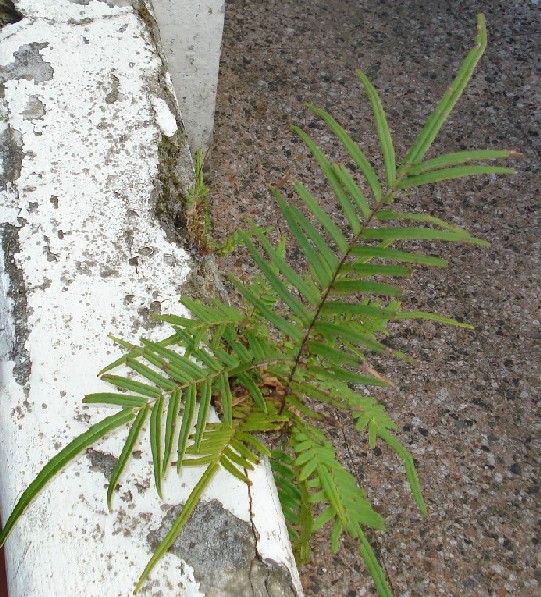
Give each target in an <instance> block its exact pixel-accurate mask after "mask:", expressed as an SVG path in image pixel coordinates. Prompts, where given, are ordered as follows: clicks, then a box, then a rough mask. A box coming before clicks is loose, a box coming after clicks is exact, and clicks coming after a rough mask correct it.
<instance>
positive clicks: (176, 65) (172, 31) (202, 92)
mask: <svg viewBox="0 0 541 597" xmlns="http://www.w3.org/2000/svg"><path fill="white" fill-rule="evenodd" d="M152 4H153V6H154V15H155V18H156V21H157V23H158V27H159V30H160V37H161V42H162V48H163V52H164V56H165V59H166V60H167V65H168V68H169V72H170V73H171V80H172V82H173V87H174V88H175V91H176V93H177V98H178V102H179V105H180V109H181V112H182V116H183V120H184V124H185V126H186V132H187V135H188V141H189V145H190V147H191V148H192V151H193V152H195V151H196V150H197V149H198V148H200V147H201V148H203V149H207V148H208V147H209V146H210V144H211V141H212V131H213V129H214V106H215V103H216V88H217V85H218V68H219V62H220V51H221V42H222V30H223V26H224V14H225V0H152Z"/></svg>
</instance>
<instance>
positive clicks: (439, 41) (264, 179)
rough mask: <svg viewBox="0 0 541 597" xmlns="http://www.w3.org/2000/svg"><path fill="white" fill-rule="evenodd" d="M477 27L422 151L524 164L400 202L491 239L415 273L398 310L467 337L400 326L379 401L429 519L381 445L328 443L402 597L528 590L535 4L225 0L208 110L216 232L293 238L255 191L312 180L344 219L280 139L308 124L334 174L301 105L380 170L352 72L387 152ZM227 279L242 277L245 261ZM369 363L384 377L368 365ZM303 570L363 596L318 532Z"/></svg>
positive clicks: (351, 550) (355, 577) (312, 587)
mask: <svg viewBox="0 0 541 597" xmlns="http://www.w3.org/2000/svg"><path fill="white" fill-rule="evenodd" d="M477 11H483V12H485V14H486V18H487V23H488V28H489V46H488V50H487V53H486V56H485V57H484V58H483V60H482V61H481V63H480V65H479V67H478V70H477V73H476V75H475V76H474V79H473V81H472V83H471V85H470V87H469V89H468V91H467V92H466V94H465V96H464V97H463V98H462V99H461V100H460V102H459V103H458V105H457V107H456V109H455V111H454V112H453V114H452V117H451V119H450V122H449V123H448V124H447V125H446V127H445V128H444V130H443V131H442V134H441V137H440V139H439V141H438V142H437V144H436V147H435V149H434V151H433V152H432V153H431V154H430V155H431V156H435V155H436V154H437V153H444V152H446V151H456V150H459V149H466V148H479V147H489V148H506V147H508V148H514V149H517V150H519V151H522V152H523V153H524V154H525V156H524V158H523V159H522V160H521V161H520V162H518V163H515V164H514V165H516V167H517V169H518V171H519V174H518V175H517V176H514V177H509V178H496V177H489V178H472V179H469V180H467V181H465V182H464V183H462V182H460V183H459V182H449V183H448V184H445V185H441V186H439V187H438V188H437V190H435V191H434V189H430V188H424V189H420V190H419V191H418V192H412V193H408V196H407V197H405V198H404V199H403V200H402V203H401V206H404V207H409V208H411V209H415V210H417V211H424V210H426V211H431V212H433V213H435V214H436V215H440V216H441V217H444V218H450V219H451V221H454V222H456V223H457V224H458V225H462V226H465V227H466V228H468V229H470V230H472V231H473V233H475V234H477V235H479V236H481V237H482V238H485V239H487V240H489V241H490V242H491V243H492V245H491V247H490V248H489V249H479V248H472V247H462V246H454V247H450V248H449V247H448V248H447V249H446V248H437V247H436V246H434V247H429V250H430V251H431V252H434V253H436V252H438V251H439V252H440V254H441V253H443V254H444V255H446V256H447V257H448V259H449V261H450V267H449V269H448V270H444V271H434V270H433V271H425V270H419V272H418V274H417V275H416V277H415V279H414V280H413V281H412V282H411V283H410V284H409V287H408V292H407V294H406V296H405V302H406V304H407V305H409V306H411V307H412V308H415V309H417V308H418V309H427V310H437V311H439V312H442V313H445V314H448V315H451V316H458V317H463V318H464V319H465V320H467V321H470V322H471V323H472V324H473V325H474V326H475V328H476V331H475V332H464V331H461V330H452V329H446V328H442V327H440V326H438V325H434V324H432V323H429V322H425V323H415V324H412V325H411V326H408V327H406V326H397V328H396V329H395V334H394V338H393V340H392V342H393V344H394V345H395V346H396V347H397V348H399V349H402V350H405V349H407V350H408V351H409V352H410V353H412V354H413V356H415V357H417V358H418V359H419V360H420V365H419V366H418V367H417V368H409V367H407V366H405V365H403V366H396V365H387V367H386V368H385V369H382V370H383V371H384V372H386V373H387V374H388V375H389V376H390V377H391V379H393V380H394V382H395V383H396V384H397V386H398V388H397V390H389V391H387V392H386V393H381V394H380V397H381V398H382V399H383V400H384V401H385V403H386V404H387V406H388V409H389V411H390V413H391V414H392V416H393V417H394V419H395V420H396V421H397V423H398V425H399V431H398V436H399V438H400V439H401V441H403V442H404V443H405V444H406V445H407V446H408V447H409V448H410V450H411V451H412V452H413V455H414V457H415V458H416V460H417V463H418V471H419V475H420V479H421V485H422V487H423V490H424V495H425V498H426V500H427V502H428V507H429V511H430V515H429V517H428V518H427V519H422V518H421V517H420V515H419V513H418V512H417V510H416V508H415V505H414V503H413V501H412V500H411V499H410V496H409V495H408V488H407V486H406V485H405V479H404V474H403V470H402V469H401V467H400V466H399V465H398V463H397V461H396V459H395V458H394V456H393V455H392V454H390V453H389V452H388V451H387V450H385V449H384V448H383V447H381V448H378V449H377V450H374V451H372V450H370V449H369V448H368V445H367V443H366V441H365V437H360V436H359V435H358V433H356V432H355V429H354V428H353V426H352V425H350V424H348V423H347V422H346V421H344V420H343V419H337V420H336V425H335V426H334V427H332V428H330V429H329V430H328V432H329V435H330V436H331V437H332V439H333V440H334V441H335V443H336V445H337V447H338V450H339V453H340V455H341V457H342V458H343V461H344V462H346V464H347V465H348V467H349V469H350V470H351V472H353V473H355V474H356V475H357V477H358V480H359V482H360V483H361V485H362V486H363V487H365V488H366V489H367V491H368V492H369V496H370V498H371V499H372V500H373V502H374V504H375V505H376V508H377V509H378V510H379V511H380V512H381V513H382V514H383V516H384V518H385V521H386V524H387V527H388V532H387V533H385V534H379V535H377V536H374V535H372V537H371V539H372V541H373V542H374V545H375V546H376V549H377V551H378V554H379V556H380V559H381V561H382V564H383V566H384V569H385V570H386V572H387V574H388V576H389V579H390V582H391V585H392V587H393V589H394V593H395V594H396V595H404V596H406V595H412V596H413V595H419V596H421V595H423V596H425V595H426V596H433V595H468V596H469V595H471V596H473V595H494V596H498V597H500V596H504V595H521V596H522V595H524V596H530V595H531V596H533V595H538V594H539V591H540V589H539V583H540V582H541V569H540V567H539V562H538V555H539V544H538V542H539V531H540V528H539V520H540V516H539V514H540V512H539V504H540V501H539V491H540V489H539V487H540V485H539V474H538V470H539V439H540V434H539V429H540V428H539V406H538V399H539V387H540V384H539V362H540V356H541V355H540V346H539V343H540V334H539V321H540V319H541V318H540V314H539V296H540V288H539V286H540V285H539V272H540V269H539V254H540V250H539V249H540V247H539V238H540V235H539V171H540V169H541V164H540V156H539V153H540V149H541V148H540V142H539V130H540V129H541V126H540V125H541V123H540V116H541V113H540V111H539V106H540V105H541V96H540V89H541V86H540V81H541V71H540V67H539V56H540V55H539V51H538V48H539V42H540V31H541V24H540V16H541V13H540V10H539V5H538V2H536V1H535V2H531V1H526V0H524V1H523V0H510V1H506V2H493V1H476V2H470V1H467V0H453V1H451V2H439V1H435V0H414V1H411V2H396V1H394V0H382V1H379V2H371V1H368V0H314V1H312V2H298V1H296V0H285V1H282V0H281V1H279V2H278V1H267V2H259V1H257V0H234V1H232V2H228V3H227V11H226V21H225V30H224V45H223V52H222V59H221V66H220V69H221V75H220V81H219V89H218V99H217V115H216V130H215V143H214V148H213V155H214V170H213V172H212V179H211V197H212V198H213V216H214V222H215V227H216V233H217V235H218V236H219V237H222V238H223V236H225V235H226V234H227V233H230V232H231V231H232V230H233V228H234V227H235V226H236V225H238V224H239V223H241V222H242V221H243V220H244V218H245V217H246V216H250V217H252V218H253V219H255V220H256V222H257V223H258V224H260V225H275V226H276V227H277V228H278V230H279V231H280V232H285V226H282V225H281V224H280V221H281V217H280V214H279V212H278V210H277V208H276V206H275V204H274V201H273V199H272V197H271V196H270V195H269V194H268V192H267V188H268V186H269V185H271V184H274V185H276V184H281V185H283V188H282V190H283V192H285V193H290V192H291V188H290V186H289V185H288V184H286V183H287V181H288V179H289V180H290V181H291V180H294V179H300V180H302V181H304V182H307V183H309V186H310V188H312V189H313V190H314V191H315V192H316V193H317V194H318V196H319V197H323V199H324V201H325V206H326V208H327V210H328V211H329V212H330V213H334V212H336V207H335V206H334V204H333V202H332V200H331V197H330V191H329V190H328V189H326V188H325V187H323V185H321V183H320V181H319V179H318V178H317V177H318V175H317V167H316V166H315V164H314V163H313V161H312V160H311V159H310V158H309V155H308V152H307V150H306V149H305V148H304V147H303V146H302V144H301V143H300V142H299V140H298V139H296V138H295V137H294V135H293V134H292V133H291V132H290V130H289V125H290V124H291V123H292V122H294V123H296V124H298V125H300V126H303V127H306V128H307V130H308V131H309V132H310V134H313V135H314V136H315V138H316V140H317V141H319V142H321V143H322V144H323V145H324V146H325V147H326V149H328V150H329V155H331V156H332V158H333V159H344V157H343V156H342V155H341V154H340V153H339V152H338V149H337V147H336V146H335V145H334V144H333V142H332V139H331V135H330V133H329V132H328V131H327V130H326V128H325V126H323V125H322V124H321V123H320V122H319V121H318V119H317V118H316V117H315V116H314V115H312V114H310V113H309V112H308V111H307V110H306V108H305V107H304V105H303V102H306V101H309V102H313V103H315V104H318V105H320V106H322V107H324V108H326V109H328V110H330V111H332V112H333V113H334V114H335V115H336V117H337V118H338V119H339V120H340V121H341V122H342V123H343V124H344V126H345V127H346V128H347V129H348V130H349V131H351V133H352V134H353V137H354V138H355V139H356V140H358V141H359V142H360V143H361V145H362V147H363V149H365V150H366V152H367V154H368V155H369V156H370V157H372V156H374V164H375V167H376V168H377V169H378V171H379V172H381V165H382V164H381V160H380V158H379V157H378V156H379V147H378V142H377V137H376V135H375V133H374V126H373V121H372V116H371V111H370V107H369V103H368V100H367V98H366V95H365V94H364V93H363V92H362V91H361V88H360V85H359V82H358V81H357V80H356V77H355V69H356V68H362V69H363V70H364V71H365V72H366V73H367V74H368V76H369V77H370V79H371V80H372V82H373V83H374V85H375V86H376V88H377V89H378V91H379V92H380V94H381V97H382V102H383V105H384V107H385V109H386V111H387V114H388V117H389V120H390V126H391V130H392V133H393V135H394V137H395V141H396V150H397V155H398V157H399V159H400V158H402V157H403V156H404V154H405V151H406V149H407V146H408V144H409V143H411V142H412V140H413V138H414V137H415V135H416V134H417V132H418V130H419V127H420V126H421V125H422V123H423V122H424V119H425V118H426V117H427V115H428V114H429V112H430V110H431V109H432V107H433V106H434V105H435V103H436V101H437V100H438V99H439V98H440V96H441V94H442V93H443V92H444V90H445V88H446V86H447V85H448V83H449V82H450V81H451V79H452V77H453V73H454V72H455V70H456V69H457V67H458V65H459V64H460V61H461V60H462V58H463V57H464V56H465V54H466V52H467V51H468V49H469V48H470V46H471V44H472V40H473V35H474V29H475V13H476V12H477ZM221 267H222V268H223V269H232V270H233V271H234V272H235V273H237V275H239V276H243V275H247V274H249V273H250V272H251V271H252V270H251V269H250V266H249V262H248V260H247V259H245V258H244V257H242V256H240V257H239V256H234V257H232V258H231V259H229V260H227V261H226V260H224V261H222V265H221ZM378 366H379V365H378ZM313 547H314V554H313V563H312V564H311V565H310V566H307V567H306V568H305V569H304V571H303V574H302V579H303V584H304V587H305V590H306V594H307V595H310V596H316V595H317V596H326V597H335V596H338V595H340V596H347V597H356V596H357V597H359V596H361V595H367V594H370V593H371V592H372V590H373V589H372V586H373V585H372V583H371V581H370V579H369V578H368V574H367V572H366V568H365V566H364V564H363V563H362V560H361V558H360V556H359V555H358V552H357V548H356V546H355V544H353V543H351V542H347V541H346V542H344V545H343V548H342V549H341V551H340V552H339V554H338V555H336V556H334V555H332V553H331V552H330V549H329V547H328V539H327V538H326V537H325V536H322V537H321V538H320V539H319V540H315V541H314V545H313Z"/></svg>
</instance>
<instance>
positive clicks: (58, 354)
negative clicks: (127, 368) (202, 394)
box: [0, 0, 302, 597]
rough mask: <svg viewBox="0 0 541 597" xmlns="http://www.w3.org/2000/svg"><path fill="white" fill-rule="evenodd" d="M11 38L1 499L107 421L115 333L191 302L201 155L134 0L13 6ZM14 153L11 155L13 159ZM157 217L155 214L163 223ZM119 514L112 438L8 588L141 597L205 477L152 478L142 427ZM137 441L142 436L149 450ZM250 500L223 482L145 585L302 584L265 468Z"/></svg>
mask: <svg viewBox="0 0 541 597" xmlns="http://www.w3.org/2000/svg"><path fill="white" fill-rule="evenodd" d="M15 4H16V6H17V9H18V10H19V11H20V12H21V14H22V15H23V17H24V18H23V19H22V20H20V21H19V22H17V23H14V24H11V25H8V26H6V27H4V28H3V29H2V31H1V33H0V37H1V46H0V47H1V50H0V64H1V65H2V71H1V72H2V77H3V88H4V94H3V99H2V102H1V110H2V120H1V121H0V136H2V141H3V143H2V145H3V147H4V151H3V155H2V163H3V170H2V176H1V178H0V190H1V192H2V200H1V206H0V231H1V236H2V246H3V253H2V260H1V261H2V263H1V272H0V273H1V280H2V287H3V289H2V291H1V292H0V303H1V304H0V313H1V319H0V330H1V341H0V356H1V360H2V363H1V368H0V386H1V401H2V402H1V408H0V479H1V480H2V483H1V487H0V502H1V508H2V510H1V513H2V518H3V520H5V519H6V518H7V515H8V514H9V512H10V511H11V509H12V508H13V505H14V504H15V502H16V500H17V498H18V497H19V496H20V494H21V492H22V490H23V489H24V488H25V487H26V486H27V485H28V484H29V483H30V482H31V481H32V479H33V478H34V477H35V475H36V474H37V472H38V471H39V470H40V469H41V467H42V466H43V465H44V464H45V463H46V462H47V461H48V460H49V459H50V458H51V457H52V456H53V455H54V454H55V453H56V452H57V451H58V450H59V449H60V448H61V447H62V446H64V445H66V443H68V441H69V440H71V439H72V438H73V437H75V436H76V435H78V434H80V433H82V432H83V431H84V430H85V429H87V428H88V425H89V424H91V423H94V422H95V421H97V420H99V419H100V418H102V417H103V416H104V415H105V414H107V412H106V410H105V409H101V410H100V409H97V408H88V407H86V406H82V405H81V398H82V396H83V394H85V393H89V392H93V391H105V384H103V383H102V382H100V381H99V380H98V379H97V378H96V372H97V371H98V370H99V369H100V368H101V367H102V366H103V365H104V364H106V363H108V362H110V361H111V360H113V359H114V358H115V356H116V354H117V353H116V349H115V348H114V347H112V346H111V345H110V344H109V343H108V342H107V340H106V334H107V333H109V332H112V333H116V334H118V335H123V336H126V337H128V338H135V339H136V338H138V337H139V336H140V335H143V334H144V335H146V336H155V337H160V336H161V335H163V332H160V331H159V330H157V329H154V328H151V327H150V325H149V319H148V314H149V313H150V312H152V311H155V310H161V311H164V312H176V313H181V307H180V306H179V305H178V303H177V298H178V295H179V294H180V292H181V287H182V285H183V283H184V282H186V280H187V278H188V276H189V274H190V268H191V261H190V258H189V256H188V255H187V254H186V253H185V251H184V250H182V249H181V248H180V246H179V245H178V244H177V243H176V242H175V235H176V228H175V226H174V221H173V220H174V216H175V213H174V210H175V206H174V203H173V199H174V197H173V191H176V192H177V193H178V191H179V190H182V189H183V188H184V189H185V188H186V186H187V185H189V184H190V172H191V158H190V155H189V151H188V146H187V144H186V141H185V134H184V130H183V126H182V123H181V120H180V117H179V114H178V110H177V107H176V105H175V100H174V94H173V92H172V90H171V87H170V86H169V83H168V77H167V75H166V72H165V70H164V66H163V63H162V61H161V59H160V56H159V53H158V51H157V48H156V46H155V45H154V42H153V40H152V36H151V35H150V32H149V29H148V28H147V26H146V24H145V21H144V19H142V18H141V16H140V13H138V11H137V10H135V9H134V6H132V4H135V8H137V7H139V8H141V6H139V3H136V2H134V3H132V2H129V1H126V0H107V1H105V0H104V1H101V0H39V1H38V0H19V1H18V2H16V3H15ZM6 150H7V151H6ZM156 214H158V215H159V218H157V217H156ZM141 437H142V438H143V440H142V443H141V445H140V446H138V450H139V454H140V458H139V459H137V460H134V461H132V463H131V466H130V467H129V468H128V469H127V470H126V472H125V474H124V476H123V479H122V483H121V488H120V491H119V492H118V493H117V494H116V495H115V498H114V504H113V510H114V511H113V513H111V514H109V513H108V512H107V511H106V503H105V489H104V487H106V484H107V478H108V475H110V472H111V470H112V467H113V466H114V464H115V455H118V454H119V453H120V450H121V447H122V443H123V441H124V436H123V434H122V433H116V434H113V435H112V436H111V437H108V438H106V439H105V440H104V441H103V442H101V443H100V444H99V446H96V447H95V449H93V450H89V451H87V453H86V456H81V457H80V458H78V459H77V461H76V462H73V463H71V464H70V465H69V466H68V467H66V470H65V471H64V472H62V473H61V474H59V475H58V476H57V477H56V479H55V480H53V482H51V484H50V485H49V486H48V487H47V488H46V489H45V490H44V491H43V492H42V494H41V495H40V496H39V497H38V498H37V499H36V501H35V502H34V503H33V504H32V505H31V506H30V507H29V509H28V510H27V512H26V513H25V515H24V516H23V518H22V519H21V520H20V522H19V524H18V525H17V527H16V528H15V530H14V532H13V534H12V536H11V537H10V539H9V540H8V543H7V546H6V547H7V548H6V560H7V572H8V583H9V590H10V596H11V597H22V596H34V595H44V596H51V597H53V596H56V595H58V596H60V595H62V596H63V595H88V596H94V595H95V596H98V595H99V596H101V595H107V596H114V595H129V594H131V591H132V589H133V586H134V583H135V581H136V579H137V577H138V575H139V573H140V572H141V571H142V570H143V568H144V566H145V565H146V563H147V561H148V559H149V558H150V555H151V550H152V547H153V545H155V544H156V542H157V541H158V540H159V536H160V534H162V533H163V532H166V531H167V529H168V527H167V521H168V518H169V517H172V516H174V514H175V513H176V512H178V508H179V506H178V504H182V503H183V502H184V501H185V500H186V497H187V495H188V492H189V490H190V488H191V487H193V485H194V484H195V482H196V480H197V478H198V474H200V472H198V471H195V470H194V471H189V473H190V474H188V471H186V473H184V474H183V476H182V478H181V483H178V478H175V476H174V475H169V476H168V477H167V479H166V483H165V486H164V497H165V501H164V502H160V501H159V499H158V498H157V496H156V495H155V491H154V490H153V488H152V487H151V482H150V480H151V472H150V471H151V468H150V465H151V462H150V454H149V450H148V447H147V445H146V443H147V440H146V434H142V435H141ZM143 444H144V445H143ZM253 479H254V485H253V487H252V488H251V489H250V492H249V491H248V488H247V487H246V486H244V485H243V484H241V483H239V482H237V481H236V480H234V479H232V478H231V477H230V476H228V475H226V474H222V473H220V474H219V475H218V476H217V478H216V480H215V482H214V483H213V485H212V487H211V488H210V490H209V491H208V493H207V494H206V495H205V497H204V502H203V503H202V504H201V505H200V507H199V508H198V509H197V510H196V512H195V514H194V517H193V520H192V521H191V522H190V524H188V525H187V527H186V528H185V530H184V531H183V533H182V535H181V536H180V537H179V539H178V541H177V544H175V546H174V547H173V549H172V551H171V552H170V553H168V554H167V555H166V556H165V557H164V559H163V561H162V563H161V564H160V565H159V567H158V568H157V569H156V571H155V573H154V574H153V575H152V577H151V579H150V581H149V582H148V583H147V584H146V585H145V587H144V589H143V591H142V594H144V595H156V596H157V595H186V596H192V595H193V596H200V595H209V596H210V595H216V596H218V595H235V596H237V595H257V596H266V595H269V596H270V595H273V596H275V595H276V596H277V595H295V594H302V589H301V587H300V581H299V578H298V573H297V572H296V569H295V565H294V560H293V557H292V554H291V548H290V545H289V542H288V540H287V532H286V530H285V525H284V522H283V517H282V515H281V511H280V508H279V504H278V499H277V495H276V489H275V487H274V483H273V480H272V476H271V474H270V471H269V469H268V465H267V464H266V463H263V464H262V465H261V466H260V467H258V469H257V470H256V471H255V473H254V475H253Z"/></svg>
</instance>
